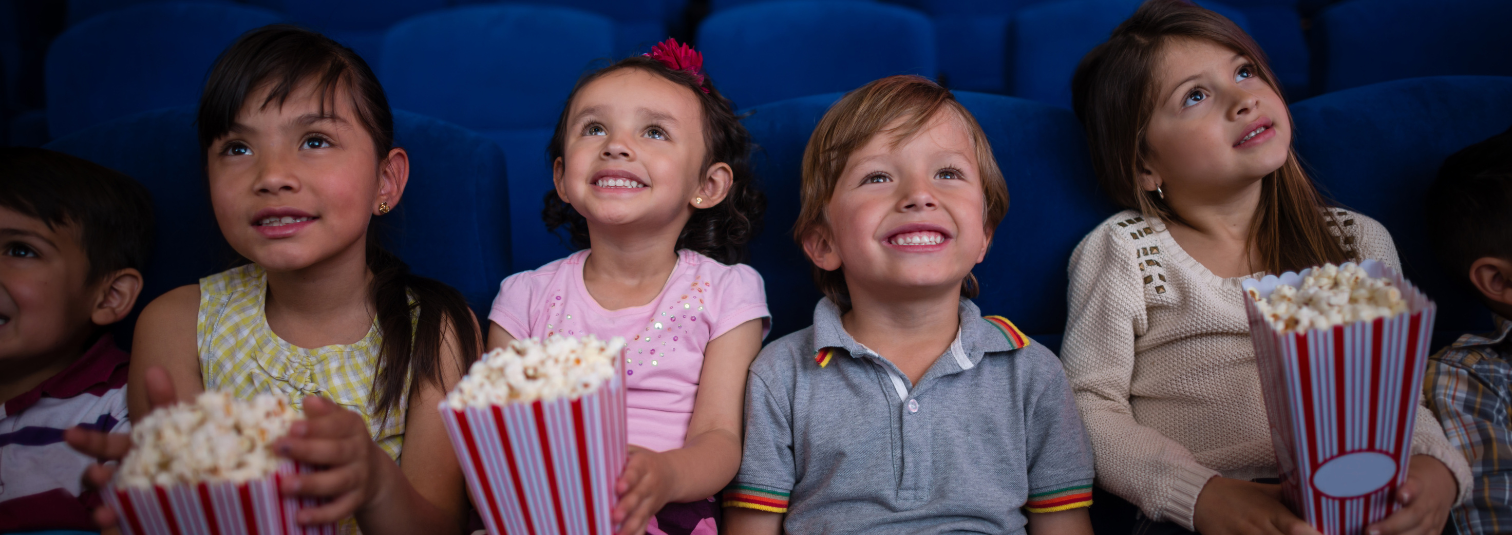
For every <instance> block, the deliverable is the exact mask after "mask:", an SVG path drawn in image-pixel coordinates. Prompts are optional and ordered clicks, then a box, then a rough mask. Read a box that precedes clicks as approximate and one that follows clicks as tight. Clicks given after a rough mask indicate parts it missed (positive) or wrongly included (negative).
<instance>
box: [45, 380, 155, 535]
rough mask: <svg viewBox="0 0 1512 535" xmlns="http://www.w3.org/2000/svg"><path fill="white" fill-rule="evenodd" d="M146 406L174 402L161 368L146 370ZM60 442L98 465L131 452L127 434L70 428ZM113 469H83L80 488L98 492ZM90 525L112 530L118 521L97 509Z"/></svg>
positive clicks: (106, 510) (107, 510)
mask: <svg viewBox="0 0 1512 535" xmlns="http://www.w3.org/2000/svg"><path fill="white" fill-rule="evenodd" d="M146 382H147V404H148V405H149V406H150V407H152V408H153V409H157V408H160V407H167V406H169V405H172V404H174V403H177V402H178V398H177V396H176V395H175V394H174V390H173V379H171V378H169V377H168V372H167V371H166V370H164V369H163V368H162V367H161V366H153V367H151V368H148V369H147V372H146ZM63 440H64V441H65V442H68V445H69V447H72V448H73V449H74V450H76V451H78V452H79V453H83V454H85V455H88V456H90V457H94V458H95V459H96V460H98V461H99V462H100V463H104V462H106V461H120V460H121V458H123V457H125V456H126V453H127V452H129V451H131V435H130V434H127V433H102V432H100V431H90V430H88V429H84V428H82V427H73V428H69V429H67V430H65V431H63ZM115 471H116V467H115V466H114V465H110V466H106V465H104V464H99V463H96V464H93V465H90V466H89V467H88V468H85V469H84V476H83V480H84V488H92V489H99V488H103V487H104V486H105V484H106V483H109V482H110V478H111V476H113V475H115ZM94 521H95V523H96V524H99V525H100V527H101V528H112V527H114V526H115V525H116V524H117V523H118V522H119V520H118V519H117V518H116V515H115V511H113V510H111V509H110V507H108V506H106V505H103V504H102V505H100V506H99V507H96V508H95V510H94Z"/></svg>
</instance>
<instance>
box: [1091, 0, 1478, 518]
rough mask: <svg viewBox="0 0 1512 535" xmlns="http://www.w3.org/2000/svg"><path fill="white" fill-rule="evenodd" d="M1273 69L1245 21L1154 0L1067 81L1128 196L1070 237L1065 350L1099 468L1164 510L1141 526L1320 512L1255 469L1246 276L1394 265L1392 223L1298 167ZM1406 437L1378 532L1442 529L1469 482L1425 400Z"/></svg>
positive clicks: (1117, 487)
mask: <svg viewBox="0 0 1512 535" xmlns="http://www.w3.org/2000/svg"><path fill="white" fill-rule="evenodd" d="M1274 80H1275V78H1274V76H1273V75H1272V73H1271V71H1270V69H1269V68H1268V67H1267V66H1266V65H1265V64H1264V56H1263V55H1262V54H1261V53H1260V51H1259V48H1258V47H1257V46H1256V45H1255V43H1254V41H1253V40H1252V39H1250V38H1249V36H1248V35H1245V34H1244V32H1243V31H1242V30H1240V29H1239V28H1238V27H1237V26H1235V25H1234V24H1233V23H1232V22H1230V21H1228V20H1227V19H1224V18H1223V17H1222V16H1220V15H1217V14H1215V13H1213V12H1211V11H1208V10H1205V9H1202V8H1200V7H1196V6H1193V5H1191V4H1189V3H1187V2H1181V1H1179V0H1152V1H1150V2H1147V3H1146V4H1145V5H1144V6H1142V7H1141V8H1140V10H1139V11H1138V12H1137V13H1135V14H1134V16H1133V17H1131V18H1130V19H1129V20H1128V21H1126V22H1124V23H1123V25H1122V26H1120V27H1119V28H1118V29H1117V30H1115V31H1114V33H1113V36H1112V37H1111V38H1110V39H1109V41H1108V42H1107V43H1106V44H1104V45H1102V46H1100V47H1098V48H1097V49H1095V50H1093V51H1092V52H1091V53H1089V54H1088V55H1087V57H1086V58H1085V59H1083V61H1082V64H1081V66H1080V67H1079V68H1078V70H1077V73H1076V77H1075V79H1074V81H1073V84H1072V85H1073V101H1074V106H1075V109H1076V112H1077V115H1078V117H1080V119H1081V120H1082V122H1083V124H1084V125H1085V126H1086V129H1087V132H1088V140H1089V146H1090V149H1091V151H1092V156H1093V162H1094V165H1095V167H1096V168H1097V172H1098V176H1099V179H1100V180H1101V181H1102V185H1103V188H1104V190H1105V191H1108V192H1109V193H1110V194H1111V195H1112V196H1113V197H1114V199H1115V200H1116V201H1118V202H1119V203H1120V204H1122V205H1123V206H1125V207H1128V208H1130V209H1129V210H1125V211H1124V212H1122V213H1119V214H1117V215H1115V216H1113V217H1112V218H1109V219H1108V220H1107V221H1105V222H1104V223H1103V224H1102V225H1100V226H1099V227H1097V228H1096V229H1094V230H1093V231H1092V232H1091V233H1089V234H1088V235H1087V237H1086V238H1085V239H1083V240H1082V243H1081V245H1079V246H1078V247H1077V249H1076V252H1075V253H1073V255H1072V257H1071V263H1070V278H1071V288H1070V292H1069V310H1070V318H1069V322H1068V325H1067V332H1066V341H1065V345H1064V346H1063V349H1062V359H1063V362H1064V364H1065V366H1066V373H1067V375H1068V376H1069V378H1070V380H1071V384H1072V387H1073V389H1074V390H1075V393H1076V399H1077V403H1078V405H1079V407H1080V409H1081V413H1082V418H1083V420H1084V421H1085V422H1086V425H1087V430H1088V432H1089V434H1090V436H1091V438H1092V444H1093V449H1094V451H1095V453H1096V463H1097V464H1096V466H1097V483H1098V485H1099V486H1100V487H1102V488H1103V489H1104V490H1106V491H1108V492H1111V493H1113V494H1115V495H1118V496H1119V497H1121V498H1123V499H1125V500H1128V501H1129V502H1132V503H1133V504H1134V505H1136V506H1138V507H1139V509H1140V510H1141V511H1142V512H1143V514H1144V515H1145V517H1146V518H1147V520H1146V522H1148V521H1155V522H1168V523H1171V524H1163V525H1159V526H1145V528H1150V527H1157V528H1159V529H1160V530H1161V531H1182V530H1183V529H1184V530H1197V531H1201V532H1203V533H1208V534H1213V533H1295V532H1310V531H1311V528H1309V527H1308V526H1306V524H1305V523H1304V522H1302V521H1301V520H1300V519H1298V518H1297V516H1296V515H1295V514H1293V513H1292V512H1290V511H1289V510H1287V509H1286V507H1285V506H1284V505H1282V504H1281V502H1280V499H1279V498H1280V491H1279V487H1278V486H1277V485H1274V484H1264V483H1257V482H1252V481H1251V480H1253V479H1261V478H1274V477H1276V476H1277V467H1276V456H1275V452H1274V451H1273V448H1272V446H1271V438H1270V430H1269V428H1268V427H1267V422H1266V414H1265V406H1264V400H1263V399H1262V396H1261V391H1260V378H1259V374H1258V371H1257V369H1256V364H1255V353H1254V348H1253V346H1252V345H1251V343H1250V339H1249V326H1248V322H1247V320H1246V317H1245V311H1244V301H1243V297H1242V292H1241V290H1240V287H1239V281H1240V280H1242V279H1243V278H1245V277H1248V276H1258V275H1262V274H1264V273H1280V272H1282V271H1288V270H1300V269H1303V268H1306V267H1309V266H1313V265H1319V264H1322V263H1324V262H1333V263H1336V264H1337V263H1342V262H1345V261H1351V260H1356V261H1357V260H1363V259H1366V258H1374V259H1377V260H1380V261H1383V262H1385V263H1386V264H1387V265H1390V266H1391V267H1393V268H1396V269H1400V265H1399V261H1398V259H1397V254H1396V248H1395V247H1394V246H1393V245H1392V241H1391V236H1390V235H1389V234H1388V233H1387V232H1386V230H1385V228H1383V227H1382V226H1381V225H1380V224H1379V223H1377V222H1375V221H1374V220H1372V219H1370V218H1368V217H1365V216H1363V215H1360V214H1357V213H1354V212H1350V211H1347V210H1342V209H1337V208H1330V207H1328V205H1327V204H1326V203H1325V202H1324V201H1323V199H1322V197H1321V195H1319V194H1318V192H1317V190H1316V188H1315V187H1314V186H1313V185H1312V182H1311V181H1310V179H1309V178H1308V177H1307V175H1306V174H1305V173H1304V172H1303V170H1302V168H1301V166H1300V165H1299V164H1298V163H1297V160H1296V156H1295V155H1294V154H1293V152H1292V150H1291V136H1292V125H1291V122H1290V117H1289V115H1288V113H1287V108H1286V103H1285V102H1284V101H1283V100H1282V98H1281V96H1280V91H1279V90H1278V89H1277V88H1276V84H1275V81H1274ZM1412 447H1413V453H1414V456H1413V457H1412V462H1411V464H1410V466H1409V469H1408V480H1407V483H1406V484H1405V485H1404V486H1403V487H1402V488H1401V489H1400V490H1399V491H1398V493H1397V496H1396V498H1397V500H1398V501H1399V502H1400V503H1401V504H1402V508H1401V509H1399V510H1398V511H1397V512H1395V513H1393V514H1392V515H1391V516H1390V517H1388V518H1386V519H1385V520H1383V521H1381V522H1378V523H1377V524H1375V525H1373V526H1371V527H1370V528H1369V530H1368V532H1370V533H1372V534H1375V533H1382V534H1384V533H1432V534H1435V535H1436V534H1437V533H1439V531H1440V530H1442V529H1443V526H1444V522H1445V519H1446V518H1447V513H1448V509H1449V508H1450V506H1451V505H1453V504H1454V503H1457V502H1458V501H1459V498H1460V497H1461V496H1464V495H1465V494H1466V492H1467V490H1468V488H1469V486H1470V484H1471V481H1470V472H1469V468H1468V466H1467V465H1466V462H1465V460H1464V458H1463V457H1462V456H1461V455H1460V454H1459V453H1458V452H1456V451H1455V450H1454V449H1453V448H1452V447H1450V446H1449V444H1448V442H1447V440H1446V439H1445V438H1444V433H1443V429H1442V428H1440V427H1439V425H1438V424H1437V423H1436V421H1435V420H1434V419H1433V417H1432V415H1431V414H1430V413H1428V412H1427V409H1424V408H1420V409H1419V413H1418V415H1417V425H1416V430H1415V432H1414V435H1413V443H1412ZM1178 526H1179V527H1180V528H1183V529H1176V528H1177V527H1178ZM1294 530H1295V531H1294Z"/></svg>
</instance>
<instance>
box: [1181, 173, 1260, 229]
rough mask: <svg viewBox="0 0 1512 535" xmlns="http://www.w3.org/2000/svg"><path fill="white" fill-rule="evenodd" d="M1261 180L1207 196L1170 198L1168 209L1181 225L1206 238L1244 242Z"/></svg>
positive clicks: (1257, 200) (1257, 204)
mask: <svg viewBox="0 0 1512 535" xmlns="http://www.w3.org/2000/svg"><path fill="white" fill-rule="evenodd" d="M1263 187H1264V180H1255V181H1252V182H1250V183H1249V184H1248V185H1246V186H1244V187H1242V188H1239V189H1238V190H1231V191H1225V192H1221V193H1217V194H1210V195H1201V196H1199V195H1190V196H1178V195H1170V199H1169V201H1168V203H1169V204H1170V205H1171V209H1172V210H1173V211H1175V212H1176V214H1177V215H1179V216H1181V222H1182V223H1183V224H1185V226H1187V227H1188V228H1191V229H1192V230H1195V231H1197V232H1198V233H1199V234H1202V235H1203V236H1205V237H1207V238H1208V239H1215V240H1223V241H1247V240H1249V236H1250V230H1251V228H1250V227H1252V226H1253V225H1254V221H1255V211H1256V210H1259V208H1260V194H1261V189H1262V188H1263Z"/></svg>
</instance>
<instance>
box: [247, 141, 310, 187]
mask: <svg viewBox="0 0 1512 535" xmlns="http://www.w3.org/2000/svg"><path fill="white" fill-rule="evenodd" d="M277 152H278V151H277V150H264V151H263V154H264V155H265V157H263V158H259V159H258V167H257V180H256V181H255V182H254V183H253V184H252V188H253V190H254V191H256V192H257V193H258V194H259V195H261V194H275V195H276V194H281V193H294V192H297V191H299V188H300V181H299V175H298V173H297V172H296V171H295V169H296V167H295V166H294V165H292V162H290V161H289V159H290V158H291V157H286V156H280V155H278V154H277ZM269 153H273V154H269Z"/></svg>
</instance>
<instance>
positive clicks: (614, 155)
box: [602, 133, 635, 160]
mask: <svg viewBox="0 0 1512 535" xmlns="http://www.w3.org/2000/svg"><path fill="white" fill-rule="evenodd" d="M602 157H603V158H605V159H609V160H616V159H626V160H633V159H635V150H634V149H633V148H631V146H630V143H629V142H628V141H626V140H625V138H624V136H623V135H621V134H617V133H613V134H609V137H608V139H606V140H604V152H603V154H602Z"/></svg>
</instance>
